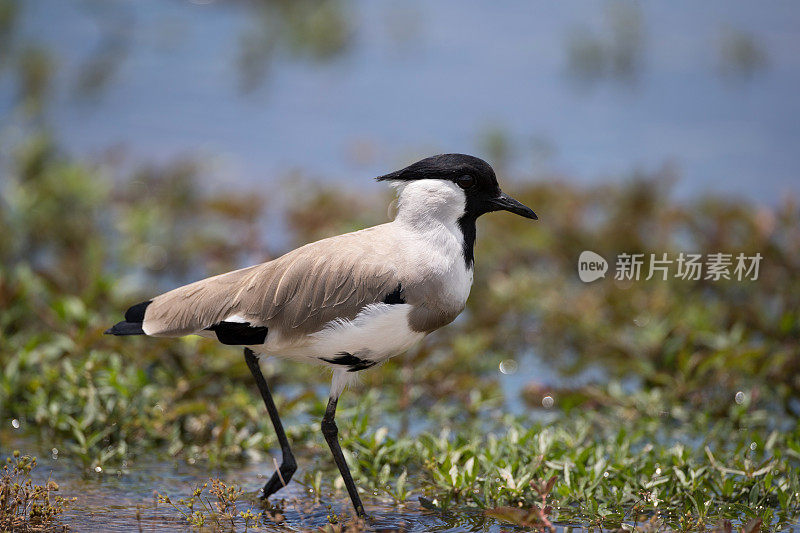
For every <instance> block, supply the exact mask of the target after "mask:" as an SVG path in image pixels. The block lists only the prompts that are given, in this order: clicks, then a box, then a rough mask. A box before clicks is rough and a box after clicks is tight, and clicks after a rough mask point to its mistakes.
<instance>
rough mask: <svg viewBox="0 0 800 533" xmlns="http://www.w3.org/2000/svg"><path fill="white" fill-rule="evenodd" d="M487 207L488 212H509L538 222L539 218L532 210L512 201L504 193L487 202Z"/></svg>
mask: <svg viewBox="0 0 800 533" xmlns="http://www.w3.org/2000/svg"><path fill="white" fill-rule="evenodd" d="M489 205H490V208H489V210H490V211H511V212H512V213H514V214H517V215H519V216H521V217H525V218H532V219H533V220H539V217H537V216H536V213H534V212H533V209H531V208H530V207H528V206H526V205H524V204H521V203H520V202H518V201H516V200H514V199H513V198H511V197H510V196H509V195H507V194H506V193H504V192H501V193H500V196H498V197H497V198H493V199H491V200H489Z"/></svg>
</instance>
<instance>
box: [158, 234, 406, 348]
mask: <svg viewBox="0 0 800 533" xmlns="http://www.w3.org/2000/svg"><path fill="white" fill-rule="evenodd" d="M379 228H381V226H377V227H375V228H370V229H369V230H362V231H360V232H356V233H354V234H346V235H340V236H338V237H333V238H330V239H325V240H322V241H318V242H316V243H312V244H309V245H306V246H303V247H301V248H298V249H296V250H294V251H292V252H289V253H288V254H286V255H284V256H282V257H279V258H278V259H275V260H273V261H269V262H267V263H262V264H260V265H256V266H252V267H249V268H245V269H241V270H236V271H233V272H229V273H227V274H222V275H219V276H215V277H212V278H208V279H205V280H201V281H198V282H195V283H192V284H189V285H186V286H183V287H179V288H177V289H175V290H172V291H170V292H167V293H165V294H162V295H161V296H157V297H156V298H154V299H153V301H152V303H151V304H150V305H149V306H148V307H147V310H146V313H145V320H144V326H143V329H144V330H145V332H146V333H147V334H148V335H156V336H181V335H188V334H191V333H196V332H199V331H201V330H204V329H206V328H208V327H211V326H214V325H216V324H218V323H219V322H222V321H224V320H225V319H227V318H228V317H230V316H233V315H237V316H239V317H242V318H243V319H244V320H246V321H248V322H250V323H251V324H253V325H254V326H266V327H267V328H269V330H270V331H278V332H280V334H281V336H282V337H283V338H289V337H299V336H302V335H305V334H308V333H313V332H315V331H319V330H320V329H322V328H323V327H324V326H325V324H327V323H328V322H330V321H332V320H335V319H352V318H355V316H356V315H357V314H358V313H359V311H361V310H362V309H363V308H364V307H366V306H367V305H369V304H372V303H377V302H381V301H383V299H384V298H385V296H386V295H387V294H389V293H391V292H392V291H393V290H395V288H396V287H397V285H398V283H400V282H401V280H400V279H398V273H397V268H396V267H395V265H393V264H392V262H391V258H390V257H389V256H387V254H381V253H377V252H376V248H384V247H387V243H386V242H385V239H386V235H385V234H381V233H380V232H379V231H375V230H378V229H379ZM357 235H358V236H359V238H355V237H356V236H357ZM370 237H372V238H370ZM389 247H390V246H389Z"/></svg>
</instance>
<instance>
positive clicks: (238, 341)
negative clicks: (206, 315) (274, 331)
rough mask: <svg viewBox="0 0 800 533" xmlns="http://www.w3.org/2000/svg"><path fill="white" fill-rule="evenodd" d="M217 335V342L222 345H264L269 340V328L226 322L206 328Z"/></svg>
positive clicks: (247, 323)
mask: <svg viewBox="0 0 800 533" xmlns="http://www.w3.org/2000/svg"><path fill="white" fill-rule="evenodd" d="M206 329H207V330H209V331H213V332H214V333H216V334H217V340H219V342H221V343H222V344H229V345H232V346H236V345H239V346H242V345H250V344H264V341H265V340H266V339H267V332H268V331H269V328H267V326H251V325H250V322H225V321H222V322H220V323H219V324H214V325H213V326H211V327H208V328H206Z"/></svg>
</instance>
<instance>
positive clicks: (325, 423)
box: [322, 397, 367, 518]
mask: <svg viewBox="0 0 800 533" xmlns="http://www.w3.org/2000/svg"><path fill="white" fill-rule="evenodd" d="M336 403H337V399H336V398H333V397H332V398H330V399H329V400H328V407H327V408H326V409H325V416H324V417H322V434H323V435H325V440H326V441H328V446H330V448H331V453H332V454H333V461H334V462H335V463H336V466H337V467H339V473H340V474H341V475H342V479H343V480H344V486H345V487H347V493H348V494H349V495H350V501H352V502H353V507H355V509H356V514H357V515H358V516H360V517H362V518H363V517H365V516H367V514H366V513H365V512H364V505H362V503H361V497H360V496H359V495H358V490H356V484H355V483H353V476H351V475H350V469H349V468H348V467H347V463H346V462H345V460H344V455H343V454H342V448H341V447H340V446H339V428H337V427H336V421H335V420H334V417H335V416H336Z"/></svg>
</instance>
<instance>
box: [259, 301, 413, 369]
mask: <svg viewBox="0 0 800 533" xmlns="http://www.w3.org/2000/svg"><path fill="white" fill-rule="evenodd" d="M410 309H411V306H410V305H408V304H394V305H389V304H384V303H377V304H371V305H368V306H367V307H365V308H364V309H363V310H362V311H361V312H360V313H359V314H358V316H356V317H355V318H354V319H353V320H334V321H332V322H329V323H328V324H327V325H326V326H325V327H324V328H323V329H322V330H321V331H318V332H317V333H313V334H312V335H309V336H308V337H306V338H305V339H303V341H302V342H301V343H298V344H294V343H293V344H291V345H283V346H280V344H282V343H276V344H278V345H270V344H271V343H270V342H269V337H268V338H267V339H268V340H267V345H266V346H265V347H262V349H261V351H263V352H266V353H269V354H274V355H277V356H281V357H287V358H292V359H302V360H310V359H311V360H315V361H316V362H319V363H323V364H329V363H327V362H325V361H323V360H322V359H323V358H325V359H330V358H333V357H336V356H337V355H339V354H351V355H353V356H356V357H358V358H360V359H366V360H369V361H375V362H381V361H384V360H386V359H388V358H390V357H393V356H395V355H398V354H400V353H402V352H404V351H406V350H407V349H409V348H410V347H411V346H413V345H414V344H416V343H417V342H419V341H420V340H422V338H423V337H424V336H425V334H424V333H421V332H417V331H412V330H411V329H410V328H409V326H408V312H409V310H410ZM264 348H266V349H264ZM333 366H335V365H333Z"/></svg>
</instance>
